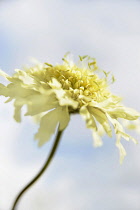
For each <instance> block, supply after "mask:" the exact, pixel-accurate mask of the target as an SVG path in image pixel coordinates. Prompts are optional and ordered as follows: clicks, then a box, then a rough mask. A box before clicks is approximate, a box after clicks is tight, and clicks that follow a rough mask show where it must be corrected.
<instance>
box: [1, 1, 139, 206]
mask: <svg viewBox="0 0 140 210" xmlns="http://www.w3.org/2000/svg"><path fill="white" fill-rule="evenodd" d="M139 11H140V1H138V0H116V1H115V0H112V1H111V0H106V1H102V0H24V1H23V0H11V1H8V0H3V1H0V68H1V69H2V70H4V71H5V72H7V73H9V74H11V75H12V74H13V72H14V69H15V68H22V67H23V66H24V65H26V64H30V59H31V58H32V57H33V58H36V59H37V60H39V61H41V62H48V63H53V64H55V63H60V62H61V58H62V57H63V55H64V54H65V53H66V52H68V51H70V52H71V53H72V54H73V55H74V56H75V58H76V59H77V56H78V55H86V54H88V55H90V56H93V57H95V58H96V59H97V62H98V65H99V67H100V68H102V69H104V70H106V71H111V72H112V73H113V74H114V75H115V77H116V80H117V81H116V83H115V84H113V85H112V87H111V89H112V91H113V92H114V94H118V95H120V96H122V97H123V99H124V104H125V105H126V106H129V107H132V108H135V109H137V110H138V111H140V97H139V89H140V12H139ZM0 81H1V82H3V81H4V80H3V79H2V78H0ZM4 101H5V98H4V97H1V102H0V210H10V207H11V204H12V202H13V200H14V199H15V196H16V195H17V193H18V192H19V190H20V189H22V188H23V186H24V185H25V184H26V183H27V182H28V181H29V180H30V179H31V178H32V177H33V176H34V175H35V174H36V173H37V171H38V170H39V169H40V168H41V166H42V165H43V163H44V161H45V159H46V157H47V154H48V152H49V150H50V148H51V145H52V142H53V137H52V139H51V140H50V142H48V143H47V144H45V146H43V147H42V148H38V147H37V142H35V141H34V140H33V136H34V134H35V133H36V132H37V129H38V126H37V125H36V124H34V123H33V122H32V120H31V119H30V118H28V117H23V120H22V123H20V124H18V123H16V122H15V121H14V120H13V118H12V116H13V106H12V104H11V103H8V104H4ZM134 136H135V137H136V138H137V139H138V140H140V136H138V135H137V134H135V135H134ZM123 143H124V145H125V148H126V150H127V156H126V158H125V160H124V163H123V165H120V164H119V152H118V150H117V148H116V147H115V138H112V139H110V138H107V137H105V138H104V145H103V147H101V148H96V149H95V148H93V146H92V145H93V142H92V135H91V132H90V130H88V129H86V127H85V123H84V122H83V120H82V119H81V117H80V116H79V115H77V116H72V117H71V121H70V123H69V126H68V127H67V129H66V130H65V132H64V135H63V138H62V140H61V143H60V145H59V148H58V151H57V153H56V155H55V157H54V159H53V161H52V163H51V165H50V167H49V169H48V171H46V172H45V173H44V175H43V176H42V178H41V179H40V180H39V181H38V182H37V183H36V184H35V185H34V186H33V187H32V188H31V189H30V190H29V191H28V192H27V193H26V194H25V196H24V197H23V198H22V199H21V202H20V203H19V206H18V210H25V209H26V210H46V209H48V210H139V209H140V164H139V162H140V145H137V146H136V145H134V144H133V142H130V143H129V142H125V141H124V142H123Z"/></svg>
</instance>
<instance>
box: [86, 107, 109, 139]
mask: <svg viewBox="0 0 140 210" xmlns="http://www.w3.org/2000/svg"><path fill="white" fill-rule="evenodd" d="M88 110H89V112H90V113H91V114H92V115H93V116H94V117H95V119H96V120H97V121H98V122H99V123H100V124H101V125H102V126H103V128H104V130H105V131H106V133H107V134H108V136H110V137H111V136H112V130H111V127H110V125H109V122H108V119H107V117H106V113H105V112H104V111H103V110H102V109H100V108H98V107H91V106H88Z"/></svg>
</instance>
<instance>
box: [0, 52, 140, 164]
mask: <svg viewBox="0 0 140 210" xmlns="http://www.w3.org/2000/svg"><path fill="white" fill-rule="evenodd" d="M79 58H80V59H79V63H78V64H77V65H76V64H74V63H73V61H72V60H69V55H66V56H64V58H63V63H62V64H61V65H55V66H53V65H51V64H48V63H44V64H40V63H39V64H37V65H36V66H34V67H30V68H26V69H25V70H19V69H16V70H15V71H16V73H15V74H14V75H13V76H9V75H7V74H6V73H4V72H3V71H1V72H0V74H1V75H2V76H4V77H5V78H6V79H7V80H9V81H10V84H8V85H7V86H4V85H3V84H0V94H1V95H3V96H5V97H9V98H8V100H7V101H6V102H9V101H11V100H14V107H15V112H14V118H15V120H16V121H17V122H20V121H21V108H22V107H23V106H24V105H26V106H27V112H26V113H25V116H27V115H30V116H34V117H35V116H38V115H40V121H39V123H40V127H39V130H38V132H37V133H36V135H35V139H38V143H39V146H41V145H43V144H44V143H46V142H47V141H48V140H49V139H50V137H51V135H52V134H53V133H54V132H55V129H56V127H57V126H58V124H59V128H58V129H59V130H60V131H62V130H64V129H65V128H66V127H67V126H68V123H69V120H70V115H71V114H75V113H79V114H80V115H81V116H82V117H83V119H84V120H85V122H86V126H87V128H89V129H91V131H92V135H93V139H94V145H95V146H101V145H102V139H101V137H102V135H104V134H105V133H106V134H107V135H108V136H109V137H111V136H112V130H114V132H115V134H116V139H117V140H116V146H117V147H118V148H119V151H120V161H121V162H122V160H123V158H124V156H125V155H126V151H125V149H124V147H123V145H122V143H121V138H124V139H125V140H129V139H131V140H133V141H134V142H135V143H137V141H136V140H135V139H134V138H133V137H131V136H130V135H128V134H127V133H126V132H125V130H124V127H123V124H122V123H121V121H120V120H121V119H125V120H126V121H127V122H129V121H133V120H137V119H138V117H139V116H140V114H139V113H138V112H136V111H135V110H133V109H131V108H127V107H125V106H123V105H122V104H121V98H120V97H118V96H115V95H113V94H112V93H111V91H110V90H109V83H110V82H109V81H108V77H109V72H105V71H102V70H100V69H99V68H98V66H97V63H96V60H95V59H94V58H90V57H89V56H83V57H82V56H79ZM112 81H114V77H113V76H112ZM128 127H129V126H128ZM133 127H134V126H133Z"/></svg>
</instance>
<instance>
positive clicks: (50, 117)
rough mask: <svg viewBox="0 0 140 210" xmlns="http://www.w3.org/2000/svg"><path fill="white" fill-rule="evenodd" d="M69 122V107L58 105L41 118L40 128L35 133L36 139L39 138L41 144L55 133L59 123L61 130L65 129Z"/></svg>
mask: <svg viewBox="0 0 140 210" xmlns="http://www.w3.org/2000/svg"><path fill="white" fill-rule="evenodd" d="M68 122H69V114H68V110H67V107H58V108H56V109H54V110H52V111H50V112H48V113H47V114H46V115H44V116H43V117H42V118H41V121H40V128H39V130H38V133H37V134H36V135H35V139H39V143H38V144H39V146H42V145H43V144H44V143H46V142H47V141H48V140H49V139H50V137H51V135H52V134H54V132H55V129H56V126H57V125H58V123H59V130H64V129H65V128H66V126H67V125H68Z"/></svg>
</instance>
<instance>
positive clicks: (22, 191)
mask: <svg viewBox="0 0 140 210" xmlns="http://www.w3.org/2000/svg"><path fill="white" fill-rule="evenodd" d="M62 133H63V132H62V131H58V133H57V136H56V139H55V141H54V144H53V147H52V149H51V151H50V154H49V156H48V158H47V160H46V162H45V164H44V166H43V167H42V168H41V170H40V171H39V172H38V174H37V175H36V176H35V177H34V178H33V179H32V180H31V181H30V182H29V184H27V185H26V186H25V187H24V188H23V190H21V192H20V193H19V194H18V196H17V197H16V199H15V201H14V203H13V206H12V209H11V210H16V207H17V204H18V201H19V200H20V198H21V196H22V195H23V194H24V193H25V192H26V191H27V190H28V189H29V188H30V187H31V186H32V185H33V184H34V183H35V182H36V181H37V180H38V179H39V178H40V176H41V175H42V174H43V172H44V171H45V170H46V169H47V167H48V165H49V163H50V162H51V160H52V158H53V156H54V154H55V152H56V149H57V147H58V144H59V142H60V139H61V135H62Z"/></svg>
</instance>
